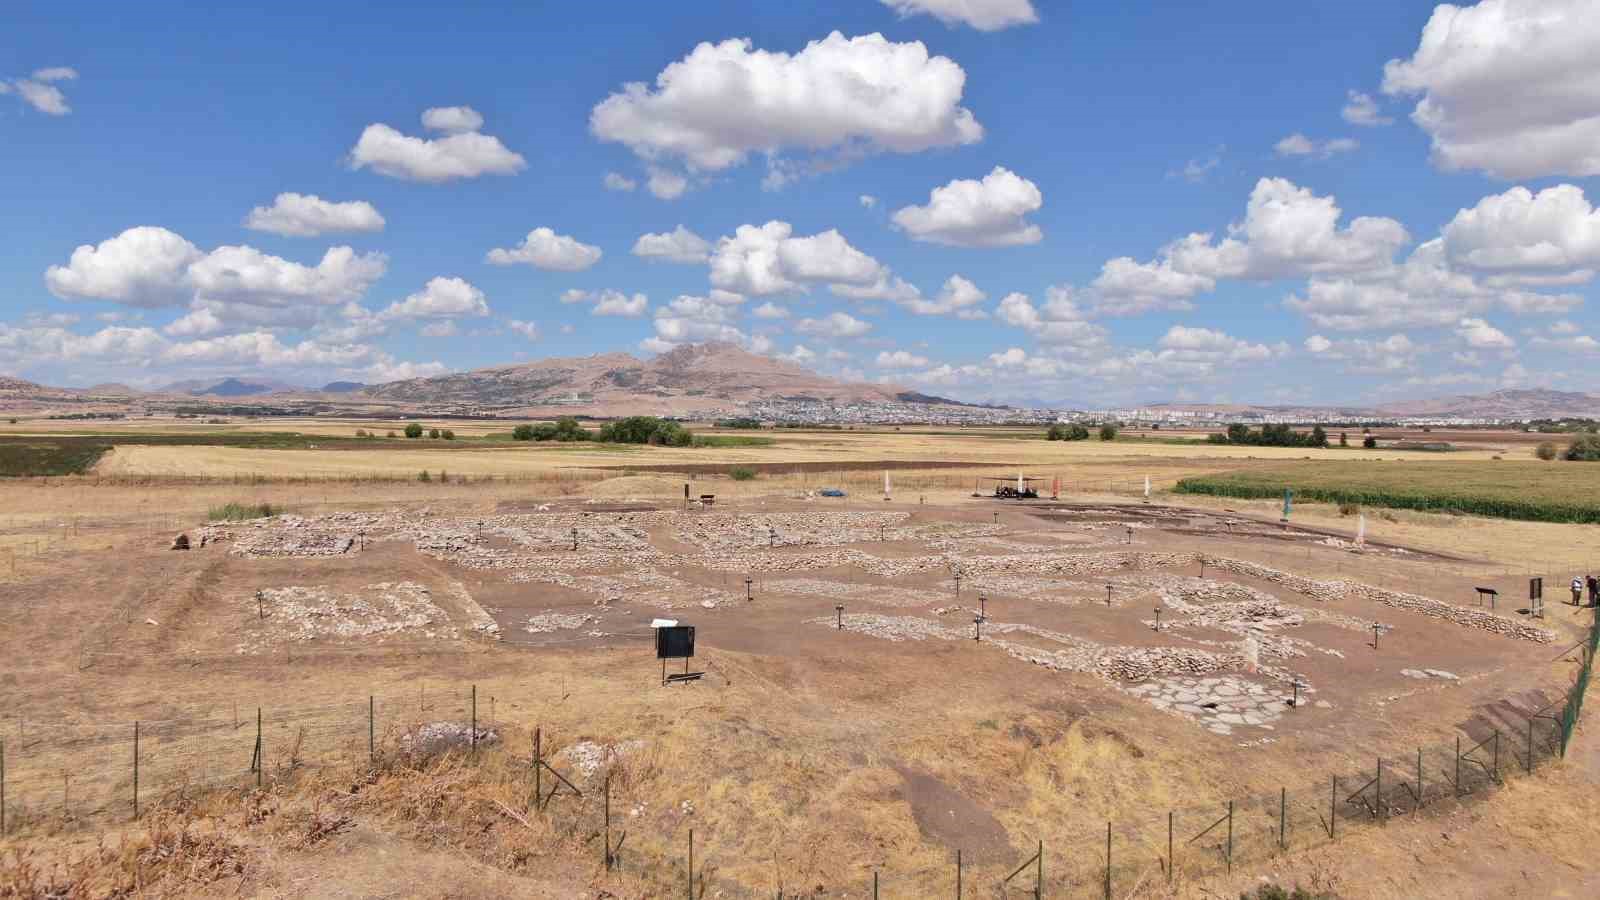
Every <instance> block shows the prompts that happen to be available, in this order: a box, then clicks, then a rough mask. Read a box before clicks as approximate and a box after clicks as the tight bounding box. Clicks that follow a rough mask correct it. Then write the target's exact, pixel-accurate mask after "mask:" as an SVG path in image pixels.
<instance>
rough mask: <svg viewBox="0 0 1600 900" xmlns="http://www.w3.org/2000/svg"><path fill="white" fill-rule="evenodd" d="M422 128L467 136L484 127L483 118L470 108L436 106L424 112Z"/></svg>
mask: <svg viewBox="0 0 1600 900" xmlns="http://www.w3.org/2000/svg"><path fill="white" fill-rule="evenodd" d="M422 127H423V128H426V129H428V130H429V131H442V132H444V133H446V134H466V133H467V132H470V131H477V130H478V129H480V128H482V127H483V116H482V115H479V113H478V111H477V110H475V109H473V108H472V107H470V106H435V107H433V108H432V109H425V110H423V111H422Z"/></svg>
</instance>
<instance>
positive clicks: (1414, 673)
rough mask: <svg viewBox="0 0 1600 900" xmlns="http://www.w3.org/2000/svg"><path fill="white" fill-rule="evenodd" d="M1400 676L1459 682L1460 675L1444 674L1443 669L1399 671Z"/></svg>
mask: <svg viewBox="0 0 1600 900" xmlns="http://www.w3.org/2000/svg"><path fill="white" fill-rule="evenodd" d="M1400 674H1401V675H1403V676H1405V677H1406V678H1416V679H1419V680H1426V679H1429V678H1439V679H1442V680H1444V681H1460V680H1461V676H1460V675H1457V674H1456V673H1454V672H1446V671H1445V670H1443V669H1401V670H1400Z"/></svg>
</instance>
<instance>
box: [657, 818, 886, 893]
mask: <svg viewBox="0 0 1600 900" xmlns="http://www.w3.org/2000/svg"><path fill="white" fill-rule="evenodd" d="M686 874H688V876H689V884H688V887H689V900H694V829H693V828H691V829H689V871H688V872H687V873H686ZM872 896H874V897H876V896H878V873H877V872H873V873H872Z"/></svg>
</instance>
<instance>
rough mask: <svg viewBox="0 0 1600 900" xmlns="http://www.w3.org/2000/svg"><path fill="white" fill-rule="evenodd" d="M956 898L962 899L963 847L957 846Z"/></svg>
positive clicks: (957, 899)
mask: <svg viewBox="0 0 1600 900" xmlns="http://www.w3.org/2000/svg"><path fill="white" fill-rule="evenodd" d="M956 900H961V848H959V847H958V848H956Z"/></svg>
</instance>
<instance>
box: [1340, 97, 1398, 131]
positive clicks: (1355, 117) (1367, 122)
mask: <svg viewBox="0 0 1600 900" xmlns="http://www.w3.org/2000/svg"><path fill="white" fill-rule="evenodd" d="M1339 115H1340V117H1342V118H1343V119H1344V120H1345V121H1346V122H1349V123H1350V124H1351V125H1361V126H1364V127H1367V128H1374V127H1377V126H1379V125H1392V124H1393V123H1394V119H1392V118H1389V117H1388V116H1385V115H1383V114H1382V113H1380V112H1379V111H1378V101H1376V100H1374V99H1372V95H1371V94H1364V93H1362V92H1361V91H1355V90H1352V91H1350V92H1348V93H1347V94H1346V95H1345V104H1344V108H1343V109H1341V110H1339Z"/></svg>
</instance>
